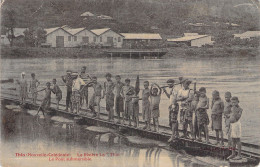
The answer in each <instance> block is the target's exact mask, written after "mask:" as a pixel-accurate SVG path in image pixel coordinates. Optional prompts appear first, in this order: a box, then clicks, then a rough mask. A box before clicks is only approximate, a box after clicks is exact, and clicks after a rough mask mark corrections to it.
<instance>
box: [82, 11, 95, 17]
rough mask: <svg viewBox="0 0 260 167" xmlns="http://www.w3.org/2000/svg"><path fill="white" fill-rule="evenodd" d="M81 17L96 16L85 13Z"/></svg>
mask: <svg viewBox="0 0 260 167" xmlns="http://www.w3.org/2000/svg"><path fill="white" fill-rule="evenodd" d="M80 16H81V17H92V16H95V15H94V14H93V13H91V12H85V13H82V14H81V15H80Z"/></svg>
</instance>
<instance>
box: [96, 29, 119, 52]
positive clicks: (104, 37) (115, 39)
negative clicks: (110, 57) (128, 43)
mask: <svg viewBox="0 0 260 167" xmlns="http://www.w3.org/2000/svg"><path fill="white" fill-rule="evenodd" d="M107 37H113V47H115V48H122V45H123V37H122V36H121V35H119V34H117V33H115V32H114V31H111V30H109V31H107V32H105V33H103V34H101V35H99V36H98V37H97V41H96V43H99V44H101V45H104V44H105V45H106V44H108V41H107ZM100 38H102V40H101V39H100ZM118 38H120V42H119V41H118Z"/></svg>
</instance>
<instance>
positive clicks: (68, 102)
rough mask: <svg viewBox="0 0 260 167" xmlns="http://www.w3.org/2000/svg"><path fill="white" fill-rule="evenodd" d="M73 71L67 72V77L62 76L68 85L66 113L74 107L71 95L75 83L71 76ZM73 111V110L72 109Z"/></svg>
mask: <svg viewBox="0 0 260 167" xmlns="http://www.w3.org/2000/svg"><path fill="white" fill-rule="evenodd" d="M71 73H72V71H71V70H67V75H66V76H62V77H61V79H62V80H63V82H64V83H65V84H66V86H67V96H66V111H67V112H68V109H69V107H70V108H71V107H72V104H71V94H72V82H73V78H72V76H71ZM71 109H72V108H71Z"/></svg>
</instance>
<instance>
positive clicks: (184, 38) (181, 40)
mask: <svg viewBox="0 0 260 167" xmlns="http://www.w3.org/2000/svg"><path fill="white" fill-rule="evenodd" d="M207 36H208V35H195V36H185V37H181V38H172V39H167V41H168V42H184V41H192V40H195V39H199V38H203V37H207Z"/></svg>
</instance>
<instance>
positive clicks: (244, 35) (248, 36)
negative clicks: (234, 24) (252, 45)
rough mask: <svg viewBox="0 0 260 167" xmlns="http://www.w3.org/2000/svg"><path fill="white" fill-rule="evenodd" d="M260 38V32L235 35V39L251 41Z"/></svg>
mask: <svg viewBox="0 0 260 167" xmlns="http://www.w3.org/2000/svg"><path fill="white" fill-rule="evenodd" d="M256 37H260V31H246V32H244V33H242V34H234V38H240V39H250V38H256Z"/></svg>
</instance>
